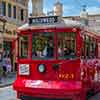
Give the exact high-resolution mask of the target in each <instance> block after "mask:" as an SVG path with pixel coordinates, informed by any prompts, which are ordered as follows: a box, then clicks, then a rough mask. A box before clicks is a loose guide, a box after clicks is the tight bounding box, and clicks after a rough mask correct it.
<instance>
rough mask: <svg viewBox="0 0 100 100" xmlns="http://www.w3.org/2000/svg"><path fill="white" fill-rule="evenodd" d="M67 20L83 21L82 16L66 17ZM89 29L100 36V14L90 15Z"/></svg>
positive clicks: (88, 19)
mask: <svg viewBox="0 0 100 100" xmlns="http://www.w3.org/2000/svg"><path fill="white" fill-rule="evenodd" d="M64 18H66V19H71V20H77V21H81V18H80V16H66V17H64ZM87 27H88V28H89V29H90V30H92V31H94V32H96V33H97V34H98V35H100V14H93V15H89V14H88V18H87Z"/></svg>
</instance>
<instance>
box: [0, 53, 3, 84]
mask: <svg viewBox="0 0 100 100" xmlns="http://www.w3.org/2000/svg"><path fill="white" fill-rule="evenodd" d="M2 75H3V68H2V54H1V53H0V83H2Z"/></svg>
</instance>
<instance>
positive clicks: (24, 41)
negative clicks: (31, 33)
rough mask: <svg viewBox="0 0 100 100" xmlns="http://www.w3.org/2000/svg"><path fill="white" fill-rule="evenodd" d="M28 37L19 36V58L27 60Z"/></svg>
mask: <svg viewBox="0 0 100 100" xmlns="http://www.w3.org/2000/svg"><path fill="white" fill-rule="evenodd" d="M28 47H29V37H28V36H22V35H21V36H19V57H20V58H28V57H29V56H28Z"/></svg>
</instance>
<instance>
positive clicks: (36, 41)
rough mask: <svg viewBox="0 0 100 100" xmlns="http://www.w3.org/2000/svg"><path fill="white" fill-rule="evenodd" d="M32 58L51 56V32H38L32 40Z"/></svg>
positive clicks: (52, 47) (52, 54) (52, 46)
mask: <svg viewBox="0 0 100 100" xmlns="http://www.w3.org/2000/svg"><path fill="white" fill-rule="evenodd" d="M32 41H33V42H32V51H33V52H32V58H33V59H35V58H39V59H40V58H41V59H42V58H44V59H45V58H53V57H54V40H53V35H52V34H51V33H38V35H35V36H33V40H32Z"/></svg>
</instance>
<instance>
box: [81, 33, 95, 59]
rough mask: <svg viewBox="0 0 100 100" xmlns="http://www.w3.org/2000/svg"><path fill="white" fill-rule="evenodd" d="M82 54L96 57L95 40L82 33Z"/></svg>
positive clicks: (87, 56) (86, 56) (85, 56)
mask: <svg viewBox="0 0 100 100" xmlns="http://www.w3.org/2000/svg"><path fill="white" fill-rule="evenodd" d="M82 56H83V57H84V58H87V59H89V58H94V57H96V40H95V39H94V38H93V37H90V36H88V35H84V47H83V48H82Z"/></svg>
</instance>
